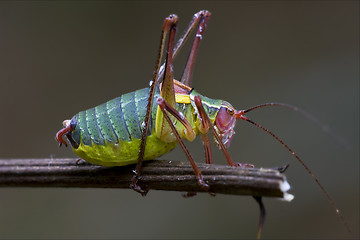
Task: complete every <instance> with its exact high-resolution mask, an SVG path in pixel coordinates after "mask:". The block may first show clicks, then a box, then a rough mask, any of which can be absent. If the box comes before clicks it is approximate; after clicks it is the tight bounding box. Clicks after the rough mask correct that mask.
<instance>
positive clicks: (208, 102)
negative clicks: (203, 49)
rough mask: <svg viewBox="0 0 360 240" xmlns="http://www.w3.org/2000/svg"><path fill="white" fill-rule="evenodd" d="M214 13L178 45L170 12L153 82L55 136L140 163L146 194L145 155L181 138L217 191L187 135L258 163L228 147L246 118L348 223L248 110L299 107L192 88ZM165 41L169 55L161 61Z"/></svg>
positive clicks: (90, 154)
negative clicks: (184, 56)
mask: <svg viewBox="0 0 360 240" xmlns="http://www.w3.org/2000/svg"><path fill="white" fill-rule="evenodd" d="M209 18H210V12H208V11H206V10H203V11H199V12H198V13H196V14H194V17H193V19H192V21H191V22H190V24H189V26H188V27H187V29H186V30H185V32H184V34H183V35H182V36H181V37H180V39H179V40H178V42H177V44H176V45H175V34H176V27H177V21H178V17H177V16H176V15H170V16H169V17H167V18H166V19H165V21H164V24H163V28H162V34H161V40H160V47H159V53H158V56H157V62H156V66H155V70H154V74H153V77H152V80H151V81H150V87H147V88H144V89H140V90H136V91H134V92H131V93H127V94H123V95H122V96H120V97H118V98H115V99H112V100H110V101H108V102H106V103H104V104H101V105H99V106H97V107H94V108H91V109H88V110H85V111H81V112H79V113H78V114H76V115H75V116H74V117H72V119H71V120H65V121H64V122H63V125H64V128H63V129H61V130H60V131H59V132H58V133H57V134H56V140H57V141H58V142H59V144H60V146H61V144H64V145H67V144H66V142H65V141H64V140H63V136H64V135H65V136H66V137H67V139H68V141H69V142H70V144H71V146H72V147H73V151H74V153H75V154H76V155H78V156H79V157H81V158H82V159H84V160H86V161H88V162H90V163H94V164H97V165H102V166H124V165H128V164H134V163H137V166H136V170H135V171H134V172H135V175H134V177H133V180H132V183H131V188H133V189H134V190H136V191H138V192H140V193H142V194H146V190H145V189H142V188H141V187H140V186H139V185H138V181H139V178H140V176H141V166H142V162H143V160H150V159H154V158H156V157H158V156H161V155H163V154H165V153H167V152H169V151H171V150H172V149H174V148H175V147H176V145H177V143H179V144H180V145H181V147H182V149H183V150H184V152H185V154H186V156H187V158H188V159H189V161H190V163H191V165H192V167H193V169H194V172H195V175H196V177H197V180H198V183H199V185H200V186H201V187H202V188H203V189H204V190H205V191H207V192H209V193H210V194H213V193H212V191H211V186H209V185H208V184H207V183H206V182H205V181H204V180H203V177H202V175H201V172H200V170H199V169H198V168H197V166H196V163H195V161H194V160H193V158H192V156H191V154H190V152H189V151H188V150H187V148H186V146H185V144H184V143H183V141H182V139H187V140H189V141H193V140H194V139H195V137H196V136H197V135H200V136H201V139H202V141H203V145H204V149H205V159H206V163H208V164H211V163H212V157H211V147H210V138H209V134H212V135H213V138H214V141H215V143H216V145H217V146H218V147H219V148H220V149H221V150H222V151H223V153H224V155H225V157H226V159H227V163H228V164H229V165H230V166H234V167H254V166H253V165H252V164H247V163H237V162H234V161H233V160H232V158H231V156H230V154H229V153H228V151H227V147H229V146H230V143H231V139H232V137H233V136H234V133H235V131H234V128H235V124H236V120H237V119H241V120H245V121H247V122H249V123H251V124H253V125H255V126H257V127H258V128H260V129H262V130H264V131H265V132H267V133H268V134H270V135H271V136H273V137H274V138H275V139H276V140H277V141H278V142H280V143H281V144H282V145H283V146H284V147H285V148H286V149H287V150H288V151H289V152H290V153H291V154H292V155H293V156H294V157H295V158H296V159H297V160H298V161H299V162H300V164H301V165H302V166H303V167H304V168H305V169H306V171H307V172H308V173H309V174H310V175H311V177H312V178H313V179H314V180H315V182H316V183H317V184H318V186H319V187H320V188H321V190H322V192H323V193H324V194H325V196H326V198H327V199H328V200H329V202H330V204H331V205H332V206H333V208H334V209H335V211H336V213H337V214H338V215H339V217H340V218H341V219H342V221H343V222H344V223H345V225H346V227H347V228H348V226H347V223H346V221H345V220H344V218H343V216H342V214H341V213H340V211H339V209H338V208H337V207H336V206H335V203H334V201H333V200H332V199H331V198H330V196H329V194H328V193H327V192H326V190H325V189H324V187H323V186H322V185H321V184H320V183H319V181H318V179H317V178H316V177H315V175H314V174H313V173H312V172H311V170H310V169H309V168H308V167H307V166H306V165H305V163H304V162H303V161H302V160H301V159H300V157H299V156H298V155H297V154H296V153H295V152H294V151H293V150H292V149H291V148H290V147H289V146H288V145H286V144H285V143H284V142H283V141H282V140H281V139H280V138H279V137H277V136H276V135H275V134H274V133H272V132H271V131H269V130H268V129H266V128H264V127H263V126H261V125H259V124H258V123H256V122H253V121H252V120H250V119H249V118H248V117H247V116H246V115H245V114H246V113H248V112H249V111H252V110H254V109H257V108H260V107H266V106H282V107H288V108H290V109H292V110H295V111H298V108H296V107H294V106H291V105H288V104H284V103H265V104H261V105H258V106H255V107H253V108H250V109H247V110H236V109H234V107H233V106H232V105H231V104H230V103H228V102H226V101H224V100H218V99H211V98H208V97H205V96H203V95H201V94H200V93H198V92H197V91H195V90H194V89H193V88H191V87H190V86H191V78H192V72H193V66H194V62H195V58H196V54H197V50H198V46H199V43H200V41H201V40H202V38H203V35H204V31H205V29H206V27H207V23H208V21H209ZM196 26H198V27H197V32H196V34H195V38H194V41H193V44H192V47H191V50H190V54H189V56H188V60H187V63H186V66H185V68H184V71H183V74H182V77H181V79H180V81H177V80H175V79H174V77H173V60H174V58H175V57H176V56H177V54H178V52H179V51H180V49H181V48H182V47H183V45H184V44H185V42H186V41H187V39H188V38H189V36H190V34H191V32H193V30H194V29H195V27H196ZM166 40H167V44H166ZM165 46H167V49H166V52H167V53H166V57H165V58H166V59H165V63H164V64H163V65H161V62H162V59H163V57H164V56H163V55H165V54H164V53H165ZM256 200H257V201H258V202H259V203H260V206H261V209H263V206H262V203H261V199H259V197H257V198H256ZM263 213H264V211H263ZM262 218H263V217H262ZM348 230H349V228H348Z"/></svg>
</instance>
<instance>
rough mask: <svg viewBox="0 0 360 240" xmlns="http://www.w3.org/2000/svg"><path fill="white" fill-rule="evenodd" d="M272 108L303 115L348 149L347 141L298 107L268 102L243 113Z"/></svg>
mask: <svg viewBox="0 0 360 240" xmlns="http://www.w3.org/2000/svg"><path fill="white" fill-rule="evenodd" d="M272 106H278V107H285V108H288V109H290V110H293V111H294V112H298V113H300V114H301V115H303V116H304V117H306V118H307V119H309V120H310V121H312V122H313V123H315V124H316V125H317V126H319V127H320V128H321V129H322V130H323V131H324V132H326V133H328V134H330V135H331V136H332V137H333V138H334V139H336V141H338V142H339V143H340V144H341V145H343V146H344V147H345V148H346V149H350V145H349V143H348V141H347V140H346V139H345V138H343V137H342V136H340V135H339V134H337V133H336V132H334V131H333V130H331V129H330V127H329V126H328V125H326V124H324V123H323V122H321V121H320V120H319V119H317V118H316V117H314V116H313V115H312V114H310V113H308V112H306V111H305V110H303V109H301V108H299V107H296V106H294V105H291V104H287V103H281V102H269V103H263V104H259V105H256V106H254V107H251V108H249V109H246V110H244V113H247V112H250V111H252V110H255V109H257V108H262V107H272Z"/></svg>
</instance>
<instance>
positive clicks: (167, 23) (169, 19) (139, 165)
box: [130, 15, 177, 195]
mask: <svg viewBox="0 0 360 240" xmlns="http://www.w3.org/2000/svg"><path fill="white" fill-rule="evenodd" d="M175 22H177V16H176V15H170V16H169V17H167V18H166V19H165V20H164V24H163V28H162V32H161V38H160V46H159V53H158V56H157V60H156V64H155V70H154V75H153V78H152V81H151V85H150V93H149V98H148V104H147V111H146V116H145V120H144V128H143V132H142V137H141V144H140V149H139V157H138V162H137V165H136V169H135V175H134V176H133V178H132V181H131V184H130V188H132V189H134V190H135V191H137V192H139V193H141V194H142V195H146V193H147V191H146V190H144V189H142V188H141V187H140V186H138V184H137V182H138V180H139V178H140V176H141V169H142V162H143V159H144V153H145V146H146V138H147V131H148V126H149V121H150V115H151V107H152V104H153V100H154V94H155V86H156V82H157V81H156V80H157V79H158V76H159V69H160V64H161V59H162V57H163V54H164V46H165V39H166V36H167V34H168V32H169V28H170V27H172V26H173V25H174V23H175ZM172 28H173V27H172Z"/></svg>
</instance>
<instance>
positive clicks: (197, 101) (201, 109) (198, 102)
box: [194, 96, 254, 167]
mask: <svg viewBox="0 0 360 240" xmlns="http://www.w3.org/2000/svg"><path fill="white" fill-rule="evenodd" d="M194 101H195V105H196V107H197V109H198V112H199V114H200V116H201V119H202V122H206V123H207V126H209V127H210V129H211V131H212V132H213V134H214V136H215V138H216V140H217V141H218V143H219V145H220V148H221V150H222V151H223V153H224V155H225V157H226V160H227V162H228V164H229V165H230V166H234V167H254V165H252V164H248V163H238V162H234V161H233V160H232V159H231V156H230V154H229V152H228V151H227V150H226V147H225V145H224V144H223V142H222V141H221V139H220V136H219V135H218V134H217V132H216V130H215V128H214V126H213V124H212V123H211V121H210V119H209V117H208V115H207V114H206V112H205V109H204V107H203V104H202V101H201V98H200V97H199V96H195V97H194ZM204 124H205V123H204Z"/></svg>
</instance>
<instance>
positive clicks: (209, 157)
mask: <svg viewBox="0 0 360 240" xmlns="http://www.w3.org/2000/svg"><path fill="white" fill-rule="evenodd" d="M201 140H202V142H203V145H204V150H205V159H206V163H207V164H212V154H211V145H210V139H209V134H208V133H202V134H201Z"/></svg>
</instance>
